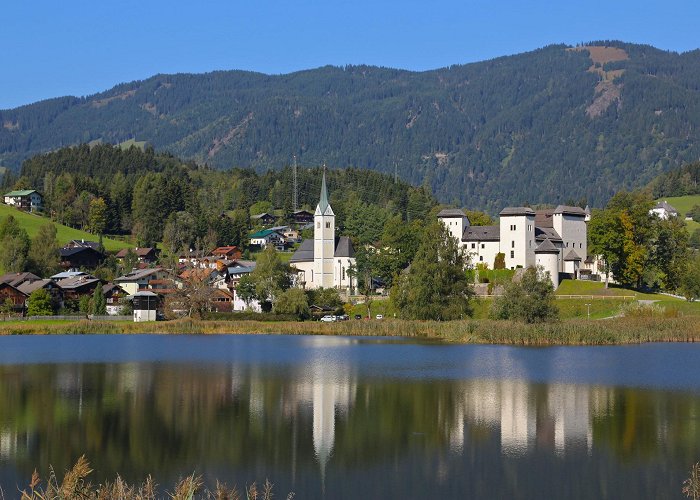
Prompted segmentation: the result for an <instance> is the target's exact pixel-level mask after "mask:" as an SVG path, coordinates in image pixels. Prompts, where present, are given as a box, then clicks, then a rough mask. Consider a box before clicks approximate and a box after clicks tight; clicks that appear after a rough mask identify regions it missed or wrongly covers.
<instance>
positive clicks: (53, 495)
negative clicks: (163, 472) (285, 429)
mask: <svg viewBox="0 0 700 500" xmlns="http://www.w3.org/2000/svg"><path fill="white" fill-rule="evenodd" d="M90 473H92V469H90V464H89V463H88V461H87V460H86V459H85V456H82V457H80V458H79V459H78V461H77V462H76V463H75V465H74V466H73V467H72V468H71V469H69V470H68V471H66V473H65V475H64V476H63V480H62V481H61V482H60V483H59V482H58V478H57V476H56V473H55V471H54V470H53V468H52V467H50V468H49V477H48V479H47V481H46V485H42V480H41V478H40V477H39V474H38V473H37V472H36V470H35V471H34V473H33V474H32V479H31V481H30V483H29V485H28V486H27V488H25V489H24V490H22V491H21V499H22V500H126V499H133V500H155V499H156V498H171V499H173V500H194V499H196V498H200V499H207V500H243V499H245V500H271V499H272V496H273V495H272V490H273V487H272V483H271V482H270V481H268V480H265V483H264V484H263V486H262V489H259V488H258V486H257V484H256V483H253V484H251V485H250V486H248V487H246V488H245V489H244V490H243V492H242V493H241V491H240V490H239V489H238V488H237V487H235V486H234V487H233V488H230V487H228V486H227V485H226V484H225V483H220V482H219V481H217V482H216V487H214V489H207V488H204V482H203V480H202V476H198V475H195V474H192V475H190V476H187V477H184V478H181V479H180V480H179V481H178V482H177V483H176V484H175V485H174V486H173V488H172V491H169V490H167V489H166V490H165V493H164V494H163V493H159V491H158V485H157V484H156V483H155V481H154V480H153V478H152V477H151V476H150V475H149V476H148V477H147V478H146V480H145V481H144V482H143V483H141V484H134V485H130V484H128V483H127V482H125V481H124V480H123V479H122V478H121V477H120V476H119V475H117V477H116V478H115V480H114V481H112V482H105V483H104V484H98V485H93V484H91V483H90V482H89V480H88V476H89V475H90ZM293 497H294V494H293V493H289V494H288V495H287V497H286V498H287V499H288V500H291V499H292V498H293ZM4 498H5V497H4V494H3V492H2V490H0V499H2V500H4Z"/></svg>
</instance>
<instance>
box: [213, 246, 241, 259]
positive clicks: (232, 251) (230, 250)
mask: <svg viewBox="0 0 700 500" xmlns="http://www.w3.org/2000/svg"><path fill="white" fill-rule="evenodd" d="M211 254H212V255H214V256H216V257H219V258H220V259H226V260H235V259H240V258H241V256H242V255H243V254H242V252H241V249H240V248H238V247H237V246H235V245H233V246H225V247H218V248H215V249H214V250H213V251H212V252H211Z"/></svg>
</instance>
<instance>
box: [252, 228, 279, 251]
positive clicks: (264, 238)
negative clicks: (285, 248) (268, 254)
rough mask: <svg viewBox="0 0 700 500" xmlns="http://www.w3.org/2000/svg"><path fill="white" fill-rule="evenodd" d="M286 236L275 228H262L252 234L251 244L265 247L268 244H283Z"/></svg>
mask: <svg viewBox="0 0 700 500" xmlns="http://www.w3.org/2000/svg"><path fill="white" fill-rule="evenodd" d="M283 244H284V236H282V234H280V233H279V232H278V231H277V230H275V229H262V230H261V231H257V232H255V233H253V234H251V235H250V245H251V246H257V247H260V248H265V247H267V245H274V246H278V245H283Z"/></svg>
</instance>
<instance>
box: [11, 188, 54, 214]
mask: <svg viewBox="0 0 700 500" xmlns="http://www.w3.org/2000/svg"><path fill="white" fill-rule="evenodd" d="M3 200H4V202H5V204H6V205H10V206H12V207H15V208H17V209H19V210H24V211H26V212H36V211H41V209H42V208H43V206H44V199H43V197H42V196H41V194H39V192H38V191H35V190H34V189H25V190H21V191H10V192H9V193H5V195H4V197H3Z"/></svg>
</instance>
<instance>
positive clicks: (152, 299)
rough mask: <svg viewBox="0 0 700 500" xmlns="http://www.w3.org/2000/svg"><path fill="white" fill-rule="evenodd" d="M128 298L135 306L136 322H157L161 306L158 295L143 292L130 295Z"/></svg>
mask: <svg viewBox="0 0 700 500" xmlns="http://www.w3.org/2000/svg"><path fill="white" fill-rule="evenodd" d="M128 298H129V300H131V301H132V303H133V305H134V321H135V322H142V321H155V320H156V319H157V310H158V307H159V305H160V297H159V296H158V294H156V293H153V292H149V291H147V290H142V291H140V292H136V293H134V294H133V295H129V297H128Z"/></svg>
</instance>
